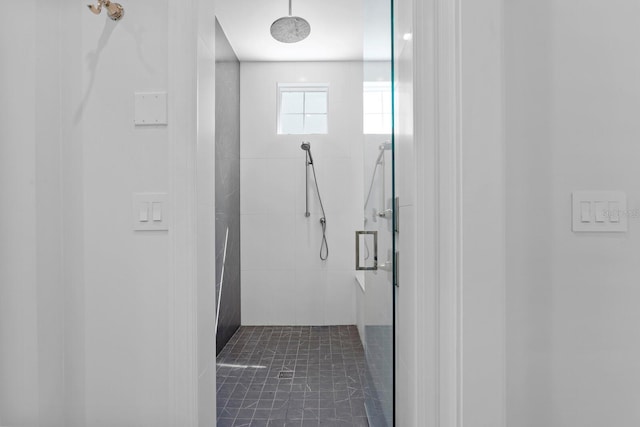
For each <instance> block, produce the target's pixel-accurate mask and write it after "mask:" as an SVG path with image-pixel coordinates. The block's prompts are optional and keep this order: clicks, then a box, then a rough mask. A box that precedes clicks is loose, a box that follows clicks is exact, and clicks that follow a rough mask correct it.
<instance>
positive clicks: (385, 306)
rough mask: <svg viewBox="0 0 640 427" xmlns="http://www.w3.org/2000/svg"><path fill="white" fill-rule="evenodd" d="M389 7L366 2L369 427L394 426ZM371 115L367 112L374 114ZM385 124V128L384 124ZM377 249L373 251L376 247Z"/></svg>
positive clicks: (363, 253)
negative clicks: (373, 237) (372, 237)
mask: <svg viewBox="0 0 640 427" xmlns="http://www.w3.org/2000/svg"><path fill="white" fill-rule="evenodd" d="M391 11H392V3H391V1H390V0H365V3H364V13H365V19H364V22H365V25H364V39H363V42H364V45H363V50H364V64H363V82H364V84H363V107H364V109H363V122H364V125H365V129H364V134H365V135H364V188H363V190H364V200H365V202H364V207H363V213H364V224H363V230H364V233H362V235H364V236H375V237H376V238H375V239H371V238H368V239H367V238H363V239H362V240H361V243H360V245H359V246H360V247H359V257H360V258H359V259H358V261H359V262H360V263H361V265H363V266H366V267H365V268H363V270H364V271H363V273H364V288H365V297H364V301H365V302H364V305H365V316H364V317H365V319H364V321H365V325H364V343H365V344H364V347H365V360H366V366H365V369H364V381H363V383H364V388H365V406H366V410H367V416H368V417H369V424H370V425H371V427H391V426H393V425H394V303H395V298H394V294H395V287H394V259H395V256H394V253H395V248H394V239H395V235H394V189H393V184H394V183H393V135H392V132H391V129H392V114H391V110H392V102H391V99H392V96H391V90H390V88H391V87H392V85H391V82H392V66H393V64H392V47H391V33H392V14H391ZM374 107H375V111H373V110H372V109H374ZM385 121H386V122H385ZM376 244H377V247H374V246H376Z"/></svg>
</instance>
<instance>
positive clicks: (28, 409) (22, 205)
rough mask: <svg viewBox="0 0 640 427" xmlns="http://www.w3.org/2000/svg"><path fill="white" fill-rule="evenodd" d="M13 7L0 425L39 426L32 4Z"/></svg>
mask: <svg viewBox="0 0 640 427" xmlns="http://www.w3.org/2000/svg"><path fill="white" fill-rule="evenodd" d="M11 12H13V13H12V14H11V15H13V16H9V14H5V15H3V17H2V18H0V20H1V21H0V28H1V29H0V49H1V50H0V52H2V59H3V61H2V62H3V67H2V78H1V79H0V85H1V86H0V90H2V93H3V94H5V95H4V96H2V100H1V101H0V103H1V104H0V117H1V119H0V120H1V122H0V125H1V126H0V127H1V130H0V150H1V151H0V195H1V196H0V197H1V198H0V215H1V216H0V218H1V221H0V284H1V286H0V343H1V345H2V357H1V358H0V424H2V425H8V424H9V423H11V424H15V425H22V426H26V425H34V424H36V423H38V413H37V411H34V408H37V407H38V402H39V399H38V325H37V321H38V316H37V275H36V264H37V255H36V252H37V249H36V244H37V239H36V217H37V215H36V135H35V134H36V132H35V126H34V124H35V102H36V87H35V85H34V82H35V79H36V57H35V54H36V52H35V44H36V33H35V22H34V21H33V18H32V17H33V16H34V14H35V2H34V1H30V2H20V3H19V4H18V3H16V4H15V5H13V6H12V9H11ZM27 17H30V22H27V23H22V22H20V18H22V19H25V18H27ZM15 38H18V39H22V40H23V41H24V44H25V48H24V50H23V48H22V46H20V45H18V44H16V43H13V42H12V41H13V40H15ZM9 57H11V58H15V60H14V61H5V58H9ZM11 100H15V101H13V102H9V101H11Z"/></svg>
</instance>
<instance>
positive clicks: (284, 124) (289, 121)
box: [280, 114, 304, 134]
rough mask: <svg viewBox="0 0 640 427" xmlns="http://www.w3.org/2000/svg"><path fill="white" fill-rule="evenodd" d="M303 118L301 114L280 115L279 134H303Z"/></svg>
mask: <svg viewBox="0 0 640 427" xmlns="http://www.w3.org/2000/svg"><path fill="white" fill-rule="evenodd" d="M303 118H304V116H303V115H302V114H282V115H281V116H280V133H281V134H292V133H293V134H300V133H304V126H303Z"/></svg>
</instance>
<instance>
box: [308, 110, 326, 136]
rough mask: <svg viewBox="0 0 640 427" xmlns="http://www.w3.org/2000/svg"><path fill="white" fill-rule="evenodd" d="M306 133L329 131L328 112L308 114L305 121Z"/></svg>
mask: <svg viewBox="0 0 640 427" xmlns="http://www.w3.org/2000/svg"><path fill="white" fill-rule="evenodd" d="M304 131H305V133H327V115H326V114H307V116H306V117H305V122H304Z"/></svg>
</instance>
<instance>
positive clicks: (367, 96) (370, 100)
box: [362, 91, 382, 114]
mask: <svg viewBox="0 0 640 427" xmlns="http://www.w3.org/2000/svg"><path fill="white" fill-rule="evenodd" d="M381 98H382V95H381V93H380V92H370V91H365V92H364V94H363V96H362V103H363V105H362V106H363V108H364V113H365V114H380V113H382V99H381Z"/></svg>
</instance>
